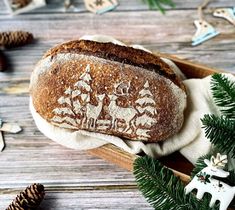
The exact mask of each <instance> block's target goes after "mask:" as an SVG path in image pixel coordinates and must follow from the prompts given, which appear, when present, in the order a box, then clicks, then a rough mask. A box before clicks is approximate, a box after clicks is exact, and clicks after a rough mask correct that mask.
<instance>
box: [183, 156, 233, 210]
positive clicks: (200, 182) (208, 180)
mask: <svg viewBox="0 0 235 210" xmlns="http://www.w3.org/2000/svg"><path fill="white" fill-rule="evenodd" d="M204 162H205V164H206V165H207V167H205V168H204V169H202V170H201V171H200V172H199V173H198V174H196V176H195V177H194V178H193V179H192V180H191V182H190V183H189V184H188V185H187V186H186V187H185V193H186V194H188V193H189V192H191V191H192V190H193V189H197V195H196V197H197V198H198V199H202V197H203V195H204V193H210V194H211V195H212V197H211V201H210V207H213V206H214V204H215V202H216V201H220V210H227V208H228V206H229V204H230V203H231V201H232V200H233V198H234V195H235V187H231V186H229V185H228V184H225V183H224V182H222V181H219V180H217V179H215V178H214V177H221V178H226V177H228V176H229V172H227V171H224V170H223V168H224V167H225V165H226V163H227V155H220V154H219V153H218V154H217V155H216V157H214V156H212V157H211V160H210V161H209V160H207V159H205V160H204Z"/></svg>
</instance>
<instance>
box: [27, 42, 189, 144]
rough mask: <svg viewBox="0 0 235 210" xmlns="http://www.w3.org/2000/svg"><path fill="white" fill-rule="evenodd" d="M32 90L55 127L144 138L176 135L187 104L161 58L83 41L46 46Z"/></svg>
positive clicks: (181, 88)
mask: <svg viewBox="0 0 235 210" xmlns="http://www.w3.org/2000/svg"><path fill="white" fill-rule="evenodd" d="M30 94H31V98H32V103H33V107H34V109H35V110H36V111H37V113H38V114H39V115H40V116H41V117H42V118H43V119H45V120H46V121H48V122H49V123H51V124H53V125H55V126H58V127H61V128H65V129H71V130H86V131H89V132H97V133H104V134H109V135H115V136H119V137H122V138H126V139H130V140H142V141H147V142H156V141H160V140H164V139H167V138H168V137H170V136H172V135H174V134H175V133H177V132H178V131H179V130H180V128H181V126H182V124H183V119H184V109H185V107H186V92H185V88H184V86H183V84H182V82H181V81H180V79H179V78H178V77H177V76H176V74H175V73H174V72H173V71H172V69H171V68H170V67H169V65H167V64H166V63H165V62H164V61H163V60H162V59H161V58H160V57H158V56H155V55H153V54H151V53H148V52H145V51H143V50H139V49H134V48H131V47H126V46H120V45H116V44H112V43H98V42H94V41H86V40H79V41H71V42H68V43H64V44H61V45H59V46H56V47H54V48H52V49H50V50H49V51H48V52H47V53H46V54H45V55H44V57H43V58H42V60H40V61H39V63H38V64H37V65H36V67H35V69H34V71H33V73H32V77H31V84H30Z"/></svg>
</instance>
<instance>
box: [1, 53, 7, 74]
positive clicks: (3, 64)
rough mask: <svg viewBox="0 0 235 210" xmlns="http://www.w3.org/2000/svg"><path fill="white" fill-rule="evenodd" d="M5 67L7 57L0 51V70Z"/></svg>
mask: <svg viewBox="0 0 235 210" xmlns="http://www.w3.org/2000/svg"><path fill="white" fill-rule="evenodd" d="M6 68H7V59H6V56H5V55H4V54H3V52H2V51H0V72H1V71H4V70H6Z"/></svg>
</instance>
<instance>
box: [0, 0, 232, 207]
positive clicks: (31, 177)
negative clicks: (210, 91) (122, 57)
mask: <svg viewBox="0 0 235 210" xmlns="http://www.w3.org/2000/svg"><path fill="white" fill-rule="evenodd" d="M174 2H175V3H176V8H175V9H170V10H168V11H167V14H166V15H165V16H163V15H161V14H160V13H159V12H156V11H149V10H148V8H147V6H146V5H144V4H142V2H141V1H140V0H120V6H119V7H118V8H117V9H116V10H115V11H113V12H109V13H106V14H104V15H94V14H91V13H89V12H87V11H86V10H85V8H84V5H83V3H82V0H76V1H75V5H76V6H77V7H78V9H77V12H73V11H69V12H67V13H65V12H64V9H63V1H60V0H50V1H48V6H47V7H45V8H41V9H37V10H35V11H32V12H29V13H27V14H23V15H19V16H15V17H11V16H10V15H9V13H8V11H7V10H6V7H5V6H4V3H3V0H0V31H7V30H18V29H19V30H27V31H31V32H32V33H33V34H34V36H35V38H36V41H35V42H34V43H33V44H30V45H27V46H25V47H21V48H14V49H10V50H5V54H6V55H7V57H8V58H9V61H10V64H11V66H10V67H9V71H7V72H5V73H1V72H0V117H1V118H2V119H3V120H4V121H7V122H17V123H18V124H20V125H21V126H22V127H23V129H24V130H23V132H21V133H20V134H16V135H13V134H7V133H4V137H5V141H6V148H5V150H4V151H3V152H2V153H1V154H0V209H4V208H6V207H7V206H8V204H10V202H11V200H12V199H13V198H14V197H15V196H16V194H17V193H18V192H19V191H20V190H21V189H23V188H25V187H26V186H27V185H29V184H31V183H34V182H39V183H42V184H44V185H45V186H46V190H47V194H46V197H45V200H44V202H43V204H42V209H47V210H49V209H56V210H63V209H152V208H151V207H150V206H149V204H148V203H147V202H146V201H145V200H144V198H143V197H142V196H141V193H140V192H139V191H138V190H137V187H136V184H135V180H134V177H133V175H132V174H131V173H130V172H128V171H126V170H124V169H122V168H119V167H118V166H115V165H112V164H110V163H107V162H106V161H104V160H102V159H98V158H95V157H93V156H91V155H88V154H87V153H86V152H85V151H74V150H71V149H67V148H64V147H62V146H60V145H58V144H56V143H54V142H52V141H51V140H49V139H47V138H46V137H44V136H43V135H42V134H41V133H40V132H39V131H38V129H37V128H36V127H35V124H34V122H33V119H32V117H31V115H30V113H29V108H28V103H29V94H28V84H29V78H30V74H31V72H32V69H33V66H34V65H35V63H36V62H37V61H38V60H39V59H40V57H41V56H42V55H43V53H44V52H45V51H46V50H47V49H48V48H50V47H52V46H54V45H55V44H58V43H61V42H63V41H67V40H70V39H76V38H79V37H80V36H82V35H84V34H106V35H111V36H114V37H116V38H117V39H120V40H123V41H124V42H126V43H131V44H134V43H138V44H142V45H144V46H145V47H147V48H149V49H150V50H156V51H161V52H164V53H171V54H176V55H178V56H180V57H183V58H188V59H190V60H194V61H197V62H200V63H203V64H207V65H210V66H212V67H215V68H218V69H223V70H227V71H231V72H232V71H233V72H235V27H234V26H232V25H230V24H229V23H228V22H226V21H225V20H222V19H217V18H213V17H212V15H211V12H212V8H215V7H231V6H235V2H234V0H228V1H226V0H220V1H219V0H217V1H214V2H213V3H211V5H210V8H208V9H207V10H206V13H207V15H206V17H207V18H208V21H210V22H211V23H213V25H214V26H215V27H216V28H217V29H218V30H219V31H220V32H221V35H220V36H218V37H216V38H214V39H213V40H210V41H208V42H207V43H205V44H203V45H201V46H198V47H194V48H193V47H191V45H190V39H191V37H192V35H193V34H194V32H195V28H194V26H193V24H192V23H193V20H194V19H196V18H197V12H196V7H197V6H198V5H199V3H200V2H201V0H187V1H185V0H174Z"/></svg>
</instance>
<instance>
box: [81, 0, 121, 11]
mask: <svg viewBox="0 0 235 210" xmlns="http://www.w3.org/2000/svg"><path fill="white" fill-rule="evenodd" d="M84 2H85V6H86V8H87V10H89V11H91V12H93V13H96V14H103V13H105V12H108V11H110V10H113V9H114V8H115V7H116V6H117V5H118V1H117V0H84Z"/></svg>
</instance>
